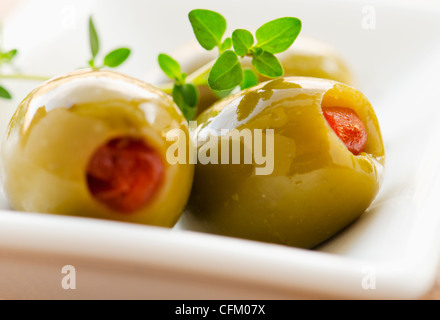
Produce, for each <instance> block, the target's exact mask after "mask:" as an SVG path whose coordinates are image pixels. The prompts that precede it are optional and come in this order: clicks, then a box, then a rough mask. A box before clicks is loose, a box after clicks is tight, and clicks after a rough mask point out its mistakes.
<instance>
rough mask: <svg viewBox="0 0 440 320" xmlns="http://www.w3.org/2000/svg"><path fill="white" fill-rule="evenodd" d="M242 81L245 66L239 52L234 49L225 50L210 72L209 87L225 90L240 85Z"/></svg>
mask: <svg viewBox="0 0 440 320" xmlns="http://www.w3.org/2000/svg"><path fill="white" fill-rule="evenodd" d="M242 81H243V68H242V66H241V62H240V60H239V59H238V56H237V54H236V53H235V52H234V51H232V50H228V51H225V52H223V53H222V54H221V56H220V57H219V58H218V60H217V61H216V62H215V64H214V65H213V66H212V69H211V71H210V72H209V76H208V84H209V87H210V88H211V89H212V90H217V91H223V90H228V89H232V88H234V87H236V86H239V85H240V83H241V82H242Z"/></svg>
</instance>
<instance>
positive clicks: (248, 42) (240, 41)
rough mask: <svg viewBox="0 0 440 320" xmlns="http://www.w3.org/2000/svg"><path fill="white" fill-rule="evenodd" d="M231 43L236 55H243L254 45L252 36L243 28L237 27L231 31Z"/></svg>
mask: <svg viewBox="0 0 440 320" xmlns="http://www.w3.org/2000/svg"><path fill="white" fill-rule="evenodd" d="M232 44H233V45H234V50H235V52H236V53H237V55H239V56H240V57H243V56H245V55H247V54H248V52H249V49H250V48H252V46H253V45H254V36H253V35H252V33H250V32H249V31H247V30H245V29H237V30H235V31H234V32H233V33H232Z"/></svg>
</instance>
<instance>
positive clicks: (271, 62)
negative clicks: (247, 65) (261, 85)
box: [252, 50, 284, 78]
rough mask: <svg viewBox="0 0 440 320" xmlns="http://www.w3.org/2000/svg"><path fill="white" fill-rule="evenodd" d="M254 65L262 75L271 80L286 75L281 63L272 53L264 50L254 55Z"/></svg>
mask: <svg viewBox="0 0 440 320" xmlns="http://www.w3.org/2000/svg"><path fill="white" fill-rule="evenodd" d="M252 65H253V66H254V67H255V69H257V71H258V72H259V73H260V74H262V75H263V76H266V77H269V78H277V77H281V76H282V75H283V73H284V70H283V66H282V65H281V63H280V61H279V60H278V59H277V58H276V57H275V56H274V55H273V54H272V53H270V52H267V51H264V50H263V51H262V52H261V53H259V54H254V57H253V59H252Z"/></svg>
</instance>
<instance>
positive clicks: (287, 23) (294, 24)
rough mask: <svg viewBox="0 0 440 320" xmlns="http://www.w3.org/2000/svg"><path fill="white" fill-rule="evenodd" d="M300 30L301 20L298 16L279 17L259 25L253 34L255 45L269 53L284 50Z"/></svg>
mask: <svg viewBox="0 0 440 320" xmlns="http://www.w3.org/2000/svg"><path fill="white" fill-rule="evenodd" d="M300 31H301V20H299V19H298V18H290V17H286V18H279V19H276V20H273V21H270V22H268V23H266V24H264V25H263V26H261V27H260V28H259V29H258V30H257V32H256V34H255V36H256V37H257V41H258V43H257V46H258V47H260V48H262V49H263V50H265V51H267V52H270V53H273V54H275V53H280V52H283V51H286V50H287V49H288V48H289V47H290V46H291V45H292V44H293V42H294V41H295V39H296V38H297V37H298V34H299V33H300Z"/></svg>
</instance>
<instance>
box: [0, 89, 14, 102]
mask: <svg viewBox="0 0 440 320" xmlns="http://www.w3.org/2000/svg"><path fill="white" fill-rule="evenodd" d="M0 98H3V99H8V100H9V99H12V96H11V94H10V93H9V91H8V90H6V89H5V88H3V87H2V86H0Z"/></svg>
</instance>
